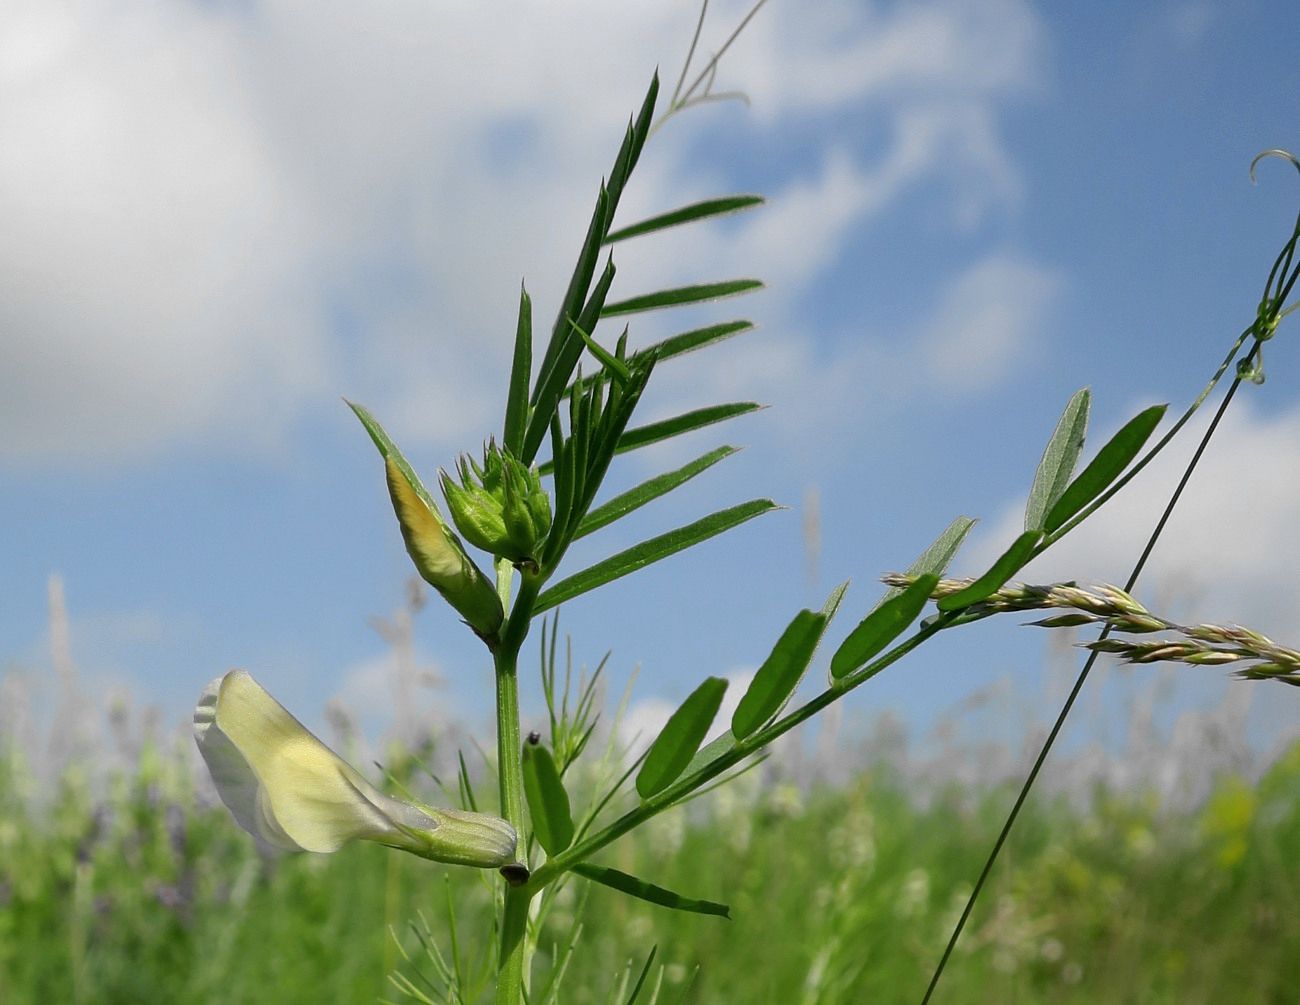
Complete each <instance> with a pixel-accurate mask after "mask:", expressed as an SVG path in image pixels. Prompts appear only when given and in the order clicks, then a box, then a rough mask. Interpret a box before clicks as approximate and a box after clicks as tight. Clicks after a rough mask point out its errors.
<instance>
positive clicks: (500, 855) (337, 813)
mask: <svg viewBox="0 0 1300 1005" xmlns="http://www.w3.org/2000/svg"><path fill="white" fill-rule="evenodd" d="M194 737H195V740H196V741H197V743H198V746H199V752H200V753H202V755H203V759H204V761H206V762H207V765H208V770H209V771H210V772H211V773H212V779H213V781H214V782H215V783H216V786H217V791H218V793H219V794H220V795H221V799H222V801H223V802H224V803H225V804H226V806H227V807H229V809H230V812H231V813H232V814H234V817H235V819H236V820H237V821H238V822H239V824H240V826H241V827H243V828H244V829H245V830H247V831H248V832H249V833H250V834H252V835H253V836H254V837H256V838H257V839H258V841H259V842H261V843H263V844H265V845H269V846H271V847H273V848H280V849H285V850H288V851H315V852H330V851H334V850H336V849H337V848H339V847H340V846H341V845H343V844H345V843H346V842H348V841H352V840H364V841H377V842H379V843H380V844H384V845H389V846H390V847H393V848H400V849H402V850H404V851H409V852H412V853H414V854H416V855H420V856H422V857H424V858H429V859H433V860H435V861H438V862H451V863H456V864H459V865H471V866H479V867H481V868H497V867H499V866H503V865H508V864H511V863H513V862H514V861H515V844H516V835H515V830H514V828H513V827H511V826H510V824H509V823H507V822H506V821H505V820H502V819H500V818H499V817H493V816H488V815H487V814H483V813H468V812H464V811H460V810H439V809H433V808H432V807H428V806H424V805H421V804H418V803H415V802H409V801H407V800H404V799H397V798H394V797H393V796H389V795H386V794H385V793H383V792H380V791H379V790H378V789H376V788H375V787H374V786H373V785H371V784H370V783H369V782H368V781H366V780H365V779H364V778H363V777H362V776H361V775H360V774H359V773H358V772H357V771H356V770H355V769H354V768H353V767H352V766H351V765H349V764H348V763H347V762H346V761H344V760H343V759H342V758H341V757H339V756H338V755H337V754H335V753H334V752H333V751H332V750H330V749H329V748H328V747H327V746H325V744H323V743H322V742H321V741H320V740H318V739H317V738H316V737H315V736H313V735H312V733H311V732H310V731H309V730H308V729H307V728H306V727H305V726H303V724H302V723H300V722H299V721H298V720H297V719H295V718H294V717H293V716H292V715H290V714H289V712H288V711H287V710H286V709H285V708H284V706H283V705H281V704H280V703H279V702H278V701H276V700H275V699H274V698H272V697H271V695H270V694H268V693H267V692H266V690H265V689H264V688H263V687H262V686H261V685H260V684H258V683H257V681H255V680H254V679H253V678H252V677H251V676H250V675H249V674H248V673H247V672H245V671H243V670H232V671H231V672H230V673H228V674H226V675H225V676H224V677H219V678H217V679H216V680H214V681H213V682H212V683H211V684H209V685H208V687H207V688H206V689H205V690H204V692H203V695H202V696H201V697H200V699H199V704H198V707H197V708H196V709H195V710H194Z"/></svg>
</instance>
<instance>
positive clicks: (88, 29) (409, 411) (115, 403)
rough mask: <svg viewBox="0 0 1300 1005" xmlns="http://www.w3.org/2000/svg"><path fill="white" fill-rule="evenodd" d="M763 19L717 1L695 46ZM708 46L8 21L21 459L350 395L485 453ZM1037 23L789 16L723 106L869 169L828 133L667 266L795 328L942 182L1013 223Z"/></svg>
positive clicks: (465, 9)
mask: <svg viewBox="0 0 1300 1005" xmlns="http://www.w3.org/2000/svg"><path fill="white" fill-rule="evenodd" d="M746 6H747V5H746V4H742V3H739V2H736V3H731V4H715V5H714V9H713V11H712V12H711V15H712V16H711V20H710V24H709V27H708V28H707V29H706V38H705V43H704V51H708V49H709V46H710V45H716V44H717V42H718V40H719V39H720V38H721V37H722V32H724V31H725V30H729V28H730V25H731V24H733V23H734V22H735V20H736V19H737V18H738V17H739V16H740V13H741V12H742V11H743V10H744V9H745V7H746ZM692 27H693V24H692V17H691V15H690V13H689V12H684V11H683V10H680V9H672V10H670V9H667V8H666V7H659V6H654V7H651V6H650V5H609V4H603V3H597V2H595V0H584V2H581V3H579V2H568V3H561V4H556V3H541V2H533V3H525V4H520V5H515V6H514V7H512V8H511V11H510V12H509V14H508V15H507V14H504V13H502V14H497V15H494V14H492V13H485V12H484V10H483V9H482V8H481V7H480V6H479V5H475V4H470V3H464V2H461V3H451V4H440V5H427V4H418V3H414V2H406V3H395V4H390V5H387V6H383V7H378V8H362V7H357V6H355V5H352V4H346V3H341V2H335V3H326V4H316V5H313V6H312V7H311V8H310V9H307V8H300V7H297V6H294V5H287V4H266V5H256V6H253V7H251V8H250V7H242V6H240V5H229V6H226V5H223V6H220V7H218V8H215V9H213V8H204V7H201V6H199V5H189V4H173V5H144V4H141V5H131V4H128V5H120V4H108V3H97V2H87V3H84V4H81V5H77V6H74V7H70V8H50V7H49V5H46V4H40V3H35V2H27V3H19V4H17V5H10V7H8V8H7V9H6V11H5V13H4V14H3V15H0V28H2V30H0V39H2V40H3V41H0V130H2V131H3V135H4V136H5V138H6V139H5V143H4V144H3V146H2V147H0V214H3V216H4V218H5V219H6V221H7V224H6V228H5V231H4V233H3V234H0V269H3V271H4V272H5V274H6V276H7V277H8V279H7V281H6V284H5V291H4V292H3V293H2V294H0V324H3V326H4V327H5V329H6V337H5V339H4V340H3V342H2V343H0V345H2V346H3V348H0V401H3V404H2V405H0V434H3V435H0V444H3V446H0V451H2V452H3V453H0V456H7V457H8V458H9V459H11V460H12V459H27V460H31V459H34V458H42V459H60V460H63V459H71V460H77V461H91V460H98V461H101V462H113V461H116V460H119V459H121V458H123V457H131V456H144V455H148V454H150V453H153V452H156V451H158V450H160V449H165V448H167V447H168V446H170V445H174V444H178V443H182V442H194V441H196V440H209V441H219V442H221V443H223V444H225V445H227V446H231V445H234V444H237V443H245V442H248V441H249V440H252V441H253V442H255V443H256V442H258V441H260V442H261V443H262V444H263V445H265V444H267V443H270V444H272V445H274V444H276V443H277V442H279V440H280V439H281V438H282V437H284V436H285V435H286V434H287V432H288V430H289V428H290V424H291V422H292V420H293V418H294V417H295V416H296V415H298V414H300V412H301V411H302V410H303V408H305V407H307V406H309V405H311V404H313V403H321V402H328V403H329V407H335V405H336V398H335V395H337V394H339V393H348V394H349V395H351V396H354V397H357V398H359V399H361V400H364V401H366V402H367V403H368V404H371V405H372V406H373V407H375V408H376V409H378V410H379V411H380V413H381V414H382V415H384V417H385V418H386V419H389V421H390V423H391V425H393V426H394V427H395V430H396V431H397V432H398V434H399V435H402V436H404V437H411V436H417V437H418V436H420V435H423V436H424V438H426V439H430V440H436V441H439V442H443V443H446V442H462V441H464V440H465V439H466V438H467V437H471V438H472V437H476V436H478V435H481V433H482V429H483V426H484V424H485V423H487V422H488V421H489V418H490V412H489V411H488V409H489V408H490V407H493V406H494V405H495V397H496V393H495V390H494V387H495V385H496V383H497V381H496V378H497V377H499V376H500V373H501V372H502V371H503V370H504V368H505V366H506V357H507V353H508V348H509V341H510V335H511V332H512V331H513V325H514V306H515V305H514V291H515V290H516V288H517V284H518V282H519V279H520V278H521V277H522V276H524V275H527V277H528V282H529V287H530V289H531V290H532V291H533V292H534V294H535V299H536V303H537V311H536V319H537V325H538V328H539V329H540V330H543V331H544V330H545V328H546V327H547V325H548V324H549V321H550V319H551V316H552V315H553V312H554V309H555V299H556V297H557V296H558V293H559V291H560V289H561V288H562V286H563V283H564V281H565V278H566V273H567V268H568V263H569V261H570V259H571V256H572V254H573V252H574V250H575V249H576V246H577V244H578V241H579V240H580V238H581V231H582V227H583V226H584V221H585V220H586V217H587V214H588V213H589V211H590V205H591V201H592V198H593V194H594V189H595V179H596V175H597V172H600V171H604V170H608V159H609V157H611V156H612V152H613V146H614V137H616V136H617V132H618V130H619V128H620V127H621V125H622V123H623V122H624V121H625V120H626V117H627V114H628V112H629V110H631V109H632V108H634V107H635V105H636V104H637V102H638V101H639V99H640V96H641V92H642V88H643V87H644V84H645V81H646V79H648V76H649V73H650V70H651V68H652V66H653V64H654V63H655V62H656V61H661V62H663V63H664V65H665V66H668V65H670V64H671V63H672V61H673V60H674V59H676V58H678V55H677V54H678V53H679V52H680V50H681V49H682V47H683V45H684V42H685V40H686V39H687V38H688V37H689V32H690V30H691V28H692ZM1040 35H1041V32H1040V30H1039V28H1038V27H1037V22H1036V20H1035V18H1034V16H1033V15H1032V13H1031V12H1030V10H1029V9H1028V7H1027V6H1025V5H1023V4H1019V3H1014V2H1005V3H992V4H974V3H968V2H960V0H958V2H942V3H931V4H927V5H924V6H920V7H915V6H913V7H908V8H905V9H902V10H895V9H886V8H881V9H876V8H866V9H863V8H860V7H859V6H858V5H856V4H850V3H847V2H842V3H835V4H823V5H816V6H814V7H813V8H810V9H805V8H800V9H797V10H796V9H793V8H790V7H788V6H783V5H780V4H773V5H771V6H770V8H769V9H765V10H764V11H763V12H762V13H761V14H760V15H759V17H758V18H757V19H756V20H755V22H754V24H753V27H752V28H751V30H750V31H749V32H748V33H747V34H746V35H745V36H744V37H742V39H741V40H740V41H739V42H738V44H737V45H736V47H735V48H734V49H733V51H732V52H731V53H729V54H728V57H727V61H726V63H725V64H724V72H723V75H722V76H723V79H722V81H720V85H719V86H722V87H725V86H728V85H729V83H730V82H733V81H734V82H735V83H737V84H739V85H742V86H743V87H744V88H745V89H747V90H748V91H749V92H750V93H751V95H752V96H753V98H754V101H755V114H754V118H753V120H752V121H754V122H756V123H757V124H758V125H759V127H760V128H766V129H769V130H774V129H779V128H781V125H782V123H783V122H786V121H794V120H796V119H797V118H798V117H801V116H805V115H807V114H808V113H809V112H816V113H819V114H825V115H828V116H829V115H840V116H843V115H848V114H852V115H857V116H861V115H871V116H875V117H878V118H880V119H881V120H882V121H883V122H884V123H885V124H886V127H887V135H888V136H889V137H890V141H889V143H888V144H887V146H886V148H885V150H884V152H883V153H880V152H877V153H876V154H874V155H872V156H871V157H866V156H865V155H863V154H860V153H855V152H852V151H850V150H848V149H847V148H844V147H841V146H836V145H835V143H836V142H837V141H835V140H826V141H824V143H823V145H822V146H821V147H819V149H818V150H816V151H813V153H814V156H813V157H812V158H811V159H810V161H809V165H808V166H807V167H798V166H796V165H794V164H793V163H792V165H791V167H790V170H791V171H793V172H794V173H793V174H792V175H791V176H790V177H789V179H788V180H787V181H785V182H784V183H783V184H779V185H777V186H776V189H777V191H776V199H775V200H774V206H773V207H772V208H771V209H770V210H769V211H768V212H767V213H766V215H757V216H755V217H754V218H753V222H752V223H750V222H746V223H745V224H742V225H741V227H740V228H739V231H738V232H737V230H735V229H732V230H727V231H726V232H725V233H726V234H727V236H726V237H725V238H723V237H722V236H720V235H717V234H714V235H712V236H706V237H703V238H701V239H700V240H699V242H698V243H697V244H694V245H691V246H690V247H689V248H688V250H687V251H686V252H685V253H683V252H682V250H681V246H680V244H678V245H674V246H672V247H671V248H668V249H667V250H662V251H660V252H658V254H659V256H660V257H659V259H658V260H657V262H656V260H654V259H653V258H651V259H648V260H647V263H646V264H647V271H646V273H645V275H646V278H647V279H649V278H650V277H651V276H654V275H657V274H664V273H667V272H670V271H672V270H674V269H682V270H685V269H687V268H689V269H692V270H694V271H693V272H692V274H693V275H698V274H699V272H698V269H699V268H700V267H701V266H702V265H709V264H731V263H733V262H734V263H736V264H738V265H740V266H741V271H744V272H750V271H751V270H754V271H757V270H767V271H766V272H763V273H760V274H765V275H768V276H769V278H771V279H773V280H774V281H776V282H779V283H781V284H782V288H783V290H784V291H785V292H784V293H783V294H782V297H783V301H778V302H777V304H776V306H775V308H774V313H776V314H777V315H778V316H780V314H781V313H782V307H781V303H782V302H784V303H787V304H788V303H792V302H793V301H794V299H795V298H797V297H798V296H799V295H800V293H801V292H802V291H803V289H805V288H806V286H807V285H808V284H809V283H810V282H812V281H814V280H815V278H816V276H817V275H818V273H819V272H820V271H821V270H822V269H823V268H824V267H825V266H826V265H827V264H829V263H830V262H832V261H833V260H834V258H835V256H836V254H837V252H838V250H839V249H840V248H841V247H842V244H843V241H844V239H845V236H846V235H847V234H849V233H851V232H852V229H853V228H854V227H860V226H862V225H863V223H864V221H866V220H868V219H869V218H870V215H871V213H872V212H873V211H874V210H876V209H878V208H879V207H880V206H881V205H883V204H884V203H885V202H886V201H888V200H890V199H892V198H895V197H896V196H897V195H898V194H899V193H901V192H902V191H904V190H905V188H906V187H907V186H909V185H912V184H915V183H916V182H917V181H918V180H920V179H923V178H924V177H926V176H927V175H933V174H934V173H936V172H938V173H941V174H942V175H943V176H945V177H948V178H951V179H952V180H953V181H954V186H955V187H954V191H955V192H956V204H955V208H954V210H953V212H954V219H953V224H954V225H961V224H962V223H963V222H969V221H971V220H973V219H976V218H978V217H979V216H980V215H981V214H982V213H985V212H987V211H988V209H989V208H990V207H991V206H997V205H1010V204H1014V201H1015V198H1016V194H1017V191H1018V187H1017V186H1018V182H1017V178H1016V175H1015V171H1014V167H1013V166H1012V164H1011V162H1010V159H1009V158H1008V157H1007V155H1006V154H1005V151H1004V149H1003V145H1002V142H1001V140H1000V137H999V136H998V131H997V125H996V107H997V104H998V102H999V101H1001V100H1003V99H1004V98H1005V97H1007V96H1008V95H1012V94H1016V93H1021V92H1023V91H1024V90H1027V89H1032V87H1033V86H1035V81H1036V79H1037V75H1038V72H1039V69H1038V67H1039V64H1040V63H1041V49H1042V40H1041V37H1040ZM593 39H600V40H601V41H602V44H601V45H593V44H592V40H593ZM671 77H672V75H671V73H669V72H667V71H666V72H665V80H666V82H667V83H671ZM712 121H714V120H711V119H710V118H709V117H708V116H707V115H702V116H701V117H699V118H698V119H693V120H688V119H684V120H682V125H680V126H675V127H674V128H672V129H669V130H665V131H664V133H663V134H662V138H656V140H655V147H654V148H653V149H654V152H655V157H654V158H647V164H646V167H645V168H644V169H643V173H642V175H641V176H640V177H639V179H638V181H637V186H638V188H637V190H636V191H633V192H629V200H630V201H631V202H633V203H635V205H636V206H638V207H644V208H646V209H650V208H655V209H658V208H662V207H663V206H664V205H667V204H671V203H672V202H675V201H677V199H678V198H680V197H681V194H682V192H683V191H684V190H687V191H691V190H698V191H700V192H703V191H712V190H714V189H715V188H716V184H715V183H717V179H716V178H714V177H711V175H712V174H713V172H710V171H709V170H702V169H701V167H700V165H699V164H698V162H697V161H698V158H696V157H694V155H693V154H692V151H693V150H694V149H696V148H697V147H698V138H699V136H700V134H701V132H702V131H703V130H705V129H708V128H710V123H711V122H712ZM691 123H694V124H691ZM819 135H823V136H827V137H835V136H838V135H839V131H838V130H836V129H826V130H823V131H821V132H820V133H819ZM593 159H594V160H593ZM651 161H654V164H653V165H652V164H651V163H650V162H651ZM809 235H814V236H815V238H816V240H813V241H810V240H807V239H806V238H807V237H808V236H809ZM724 256H725V257H724ZM720 258H721V259H722V260H721V262H720V261H719V259H720ZM629 261H635V259H633V258H631V257H629ZM635 285H638V286H639V285H640V283H639V282H638V283H636V284H635ZM628 292H631V290H630V288H629V290H628ZM348 332H355V333H359V337H360V339H363V340H364V345H361V346H358V344H357V341H358V339H357V337H355V336H351V335H349V334H348ZM805 338H806V336H805ZM466 361H468V362H466Z"/></svg>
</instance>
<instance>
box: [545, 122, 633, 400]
mask: <svg viewBox="0 0 1300 1005" xmlns="http://www.w3.org/2000/svg"><path fill="white" fill-rule="evenodd" d="M624 142H626V140H625V141H624ZM608 229H609V190H608V188H607V187H606V186H605V185H601V186H600V192H599V193H598V194H597V196H596V208H595V209H594V210H592V214H591V222H590V223H589V224H588V225H587V234H586V237H584V238H583V241H582V248H581V250H580V251H579V252H578V261H577V263H576V264H575V265H574V267H573V275H572V276H571V277H570V279H569V286H568V288H567V289H566V290H565V292H564V299H563V300H562V301H560V312H559V314H558V315H557V316H556V318H555V324H554V325H552V326H551V338H550V341H549V342H547V344H546V352H545V354H544V355H543V356H542V365H541V368H540V369H539V370H538V372H537V384H536V386H534V388H533V399H532V400H533V405H534V407H536V405H537V404H538V401H539V400H540V398H541V394H542V389H543V387H545V386H547V385H548V384H550V383H551V382H553V381H554V380H555V371H556V369H557V363H558V360H559V357H560V352H561V350H563V349H564V348H565V347H566V346H568V345H569V343H570V342H571V341H572V339H573V338H574V337H575V336H574V333H573V330H572V329H571V328H570V326H569V323H568V322H569V318H572V317H577V315H578V313H579V312H580V311H581V310H582V305H583V303H584V301H586V299H587V293H588V291H589V290H590V289H591V280H592V277H593V276H595V274H596V263H597V261H598V260H599V258H600V242H601V241H602V240H604V237H605V234H606V233H607V232H608ZM571 372H572V371H571V370H570V371H568V372H566V373H564V375H563V378H564V383H565V384H567V383H568V382H569V374H570V373H571ZM547 421H548V422H549V421H550V420H549V418H548V419H547Z"/></svg>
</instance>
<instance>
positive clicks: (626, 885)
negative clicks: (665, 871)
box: [573, 862, 731, 918]
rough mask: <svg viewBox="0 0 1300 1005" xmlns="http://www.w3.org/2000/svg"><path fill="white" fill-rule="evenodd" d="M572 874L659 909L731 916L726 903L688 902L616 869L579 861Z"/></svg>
mask: <svg viewBox="0 0 1300 1005" xmlns="http://www.w3.org/2000/svg"><path fill="white" fill-rule="evenodd" d="M573 871H574V872H576V873H577V874H578V875H579V876H585V877H586V878H587V879H589V880H591V881H592V882H595V883H600V884H602V885H603V886H608V887H610V888H611V889H613V890H618V891H619V892H620V893H626V894H628V895H629V896H631V897H636V898H638V899H640V900H644V901H648V902H649V903H651V904H658V905H659V906H660V907H669V908H672V909H673V910H674V911H690V912H691V913H692V914H712V915H715V916H716V917H719V918H730V917H731V908H729V907H728V906H727V905H726V904H718V903H715V902H713V901H711V900H691V899H690V898H689V897H683V896H681V895H680V894H677V893H673V891H672V890H665V889H664V888H663V887H662V886H655V885H654V884H653V883H647V882H646V881H645V880H643V879H637V878H636V877H635V876H629V875H628V874H627V873H625V872H619V870H617V869H608V868H606V867H605V866H601V865H592V864H591V863H590V862H582V863H580V864H578V865H575V866H574V867H573Z"/></svg>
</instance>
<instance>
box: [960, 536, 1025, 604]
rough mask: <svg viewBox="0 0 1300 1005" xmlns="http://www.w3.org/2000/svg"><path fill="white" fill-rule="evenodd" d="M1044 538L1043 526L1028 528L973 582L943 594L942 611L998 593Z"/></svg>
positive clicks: (974, 602) (976, 602) (976, 601)
mask: <svg viewBox="0 0 1300 1005" xmlns="http://www.w3.org/2000/svg"><path fill="white" fill-rule="evenodd" d="M1042 540H1043V532H1042V531H1041V530H1027V531H1025V532H1024V533H1023V534H1021V535H1020V536H1019V537H1017V538H1016V539H1015V540H1014V541H1012V542H1011V546H1010V547H1009V548H1007V550H1006V551H1004V552H1003V553H1002V554H1001V555H1000V556H998V560H997V561H996V562H994V563H993V564H992V565H991V566H989V569H988V571H987V572H986V573H984V575H982V576H980V577H979V578H978V579H977V580H975V582H973V583H971V584H970V586H968V587H966V588H965V589H964V590H961V591H959V592H957V593H954V594H952V595H951V596H947V597H943V598H942V599H940V600H939V603H938V607H939V610H941V611H959V610H961V609H962V608H963V607H969V606H970V605H971V604H978V603H979V602H980V601H981V600H984V599H985V598H986V597H989V596H991V595H992V594H994V593H996V592H997V591H998V590H999V589H1000V588H1001V587H1002V586H1003V584H1005V583H1006V581H1007V580H1008V579H1010V578H1011V577H1012V576H1014V575H1015V574H1016V573H1017V572H1019V571H1020V569H1021V568H1023V567H1024V564H1025V563H1026V562H1028V561H1029V560H1030V559H1031V558H1033V556H1034V549H1036V548H1037V547H1038V545H1039V543H1040V542H1041V541H1042Z"/></svg>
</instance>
